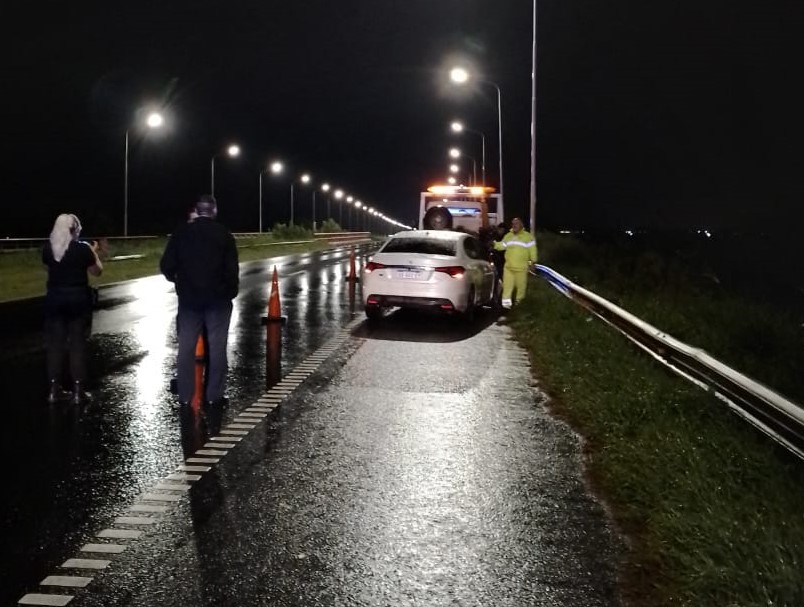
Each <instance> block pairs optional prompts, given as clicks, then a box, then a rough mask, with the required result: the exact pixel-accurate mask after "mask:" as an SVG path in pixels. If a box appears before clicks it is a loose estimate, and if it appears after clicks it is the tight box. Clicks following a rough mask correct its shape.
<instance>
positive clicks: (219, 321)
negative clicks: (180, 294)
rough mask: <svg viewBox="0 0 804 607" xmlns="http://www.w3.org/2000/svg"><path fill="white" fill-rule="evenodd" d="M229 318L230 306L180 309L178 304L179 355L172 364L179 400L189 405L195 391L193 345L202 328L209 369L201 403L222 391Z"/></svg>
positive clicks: (222, 303)
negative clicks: (175, 374) (205, 341)
mask: <svg viewBox="0 0 804 607" xmlns="http://www.w3.org/2000/svg"><path fill="white" fill-rule="evenodd" d="M231 318H232V302H231V301H224V302H218V303H215V304H210V305H207V306H204V307H198V308H196V307H189V306H183V305H182V304H181V302H179V313H178V318H177V323H178V333H179V354H178V359H177V362H176V367H177V375H178V377H177V383H178V391H179V400H180V401H181V402H185V403H186V402H190V399H192V397H193V390H194V387H195V345H196V342H197V341H198V336H199V335H201V332H202V330H203V329H204V328H206V331H207V347H208V348H209V351H208V353H207V354H208V357H209V366H208V367H207V382H206V383H207V391H206V395H204V400H207V401H210V402H212V401H216V400H218V399H219V398H222V397H223V394H224V391H225V390H226V373H227V371H228V361H227V359H226V340H227V337H228V334H229V321H230V320H231Z"/></svg>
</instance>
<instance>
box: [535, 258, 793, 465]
mask: <svg viewBox="0 0 804 607" xmlns="http://www.w3.org/2000/svg"><path fill="white" fill-rule="evenodd" d="M533 274H534V275H537V276H540V277H541V278H544V279H546V280H547V282H549V283H550V284H551V285H552V286H553V287H554V288H556V289H557V290H558V291H560V292H561V293H563V294H564V295H565V296H567V297H568V298H570V299H572V300H573V301H575V302H576V303H578V304H579V305H581V306H583V307H584V308H586V309H587V310H589V311H590V312H592V313H593V314H595V315H596V316H598V317H599V318H600V319H602V320H603V321H605V322H606V323H608V324H609V325H612V326H613V327H615V328H617V329H618V330H619V331H620V332H621V333H623V334H624V335H625V336H626V337H628V338H629V339H630V340H631V341H633V342H634V343H636V344H637V345H638V346H639V347H640V348H642V349H643V350H645V351H646V352H648V353H649V354H651V355H652V356H653V357H654V358H656V359H657V360H658V361H660V362H661V363H662V364H664V365H665V366H667V367H668V368H670V369H672V370H673V371H675V372H676V373H678V374H679V375H681V376H682V377H685V378H686V379H688V380H689V381H691V382H693V383H695V384H696V385H698V386H700V387H701V388H704V389H705V390H707V391H709V392H710V393H712V394H714V395H715V396H717V397H718V398H719V399H720V400H722V401H723V402H725V403H726V404H727V405H728V406H729V407H730V408H731V410H732V411H734V413H736V414H737V415H739V416H740V417H742V418H743V419H744V420H746V421H747V422H749V423H750V424H752V425H753V426H754V427H756V428H757V429H759V430H760V431H761V432H763V433H764V434H766V435H767V436H769V437H770V438H772V439H773V440H775V441H776V442H777V443H779V444H780V445H782V446H784V447H785V448H787V449H788V450H789V451H790V452H792V453H793V454H795V455H797V456H798V457H799V458H801V459H804V409H802V407H801V406H800V405H798V404H797V403H795V402H793V401H791V400H789V399H787V398H785V397H784V396H782V395H781V394H778V393H777V392H774V391H773V390H771V389H770V388H768V387H767V386H764V385H762V384H761V383H759V382H758V381H756V380H754V379H751V378H750V377H748V376H746V375H744V374H742V373H740V372H739V371H736V370H734V369H732V368H731V367H729V366H727V365H725V364H723V363H722V362H720V361H718V360H717V359H715V358H713V357H712V356H710V355H709V354H707V353H706V352H705V351H704V350H701V349H700V348H694V347H692V346H689V345H687V344H685V343H684V342H681V341H679V340H677V339H675V338H674V337H671V336H670V335H668V334H666V333H664V332H663V331H660V330H659V329H657V328H656V327H654V326H652V325H650V324H648V323H646V322H644V321H643V320H640V319H639V318H637V317H636V316H634V315H633V314H631V313H630V312H627V311H626V310H623V309H622V308H620V307H619V306H616V305H615V304H613V303H611V302H610V301H608V300H606V299H603V298H602V297H600V296H599V295H597V294H595V293H593V292H591V291H589V290H587V289H584V288H583V287H580V286H578V285H576V284H575V283H573V282H572V281H570V280H569V279H567V278H565V277H564V276H562V275H561V274H559V273H558V272H556V271H555V270H552V269H551V268H549V267H547V266H544V265H541V264H537V265H536V271H535V272H533Z"/></svg>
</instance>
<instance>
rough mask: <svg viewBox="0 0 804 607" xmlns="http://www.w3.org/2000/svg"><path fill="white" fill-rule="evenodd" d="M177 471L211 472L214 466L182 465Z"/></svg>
mask: <svg viewBox="0 0 804 607" xmlns="http://www.w3.org/2000/svg"><path fill="white" fill-rule="evenodd" d="M232 440H234V439H232ZM237 440H240V439H237ZM177 469H178V470H184V471H185V472H209V471H210V470H212V466H186V465H184V464H180V465H179V467H178V468H177Z"/></svg>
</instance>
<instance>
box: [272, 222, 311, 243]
mask: <svg viewBox="0 0 804 607" xmlns="http://www.w3.org/2000/svg"><path fill="white" fill-rule="evenodd" d="M271 234H272V236H273V237H274V240H310V239H311V238H312V237H313V232H312V230H310V229H308V228H305V227H304V226H300V225H292V226H289V225H287V224H284V223H277V224H274V227H273V228H272V229H271Z"/></svg>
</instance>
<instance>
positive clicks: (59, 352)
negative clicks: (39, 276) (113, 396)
mask: <svg viewBox="0 0 804 607" xmlns="http://www.w3.org/2000/svg"><path fill="white" fill-rule="evenodd" d="M80 235H81V222H80V221H79V219H78V217H76V216H75V215H71V214H68V213H64V214H62V215H59V216H58V217H57V218H56V222H55V223H54V224H53V230H52V231H51V232H50V238H49V239H48V242H47V243H45V246H44V248H43V249H42V263H44V264H45V266H46V267H47V294H46V295H45V345H46V350H47V374H48V380H49V382H50V386H49V392H48V397H47V399H48V402H50V403H55V402H56V401H57V400H59V399H60V398H61V397H62V396H63V388H62V383H61V381H62V373H63V368H62V366H63V363H64V356H65V353H67V354H68V355H69V359H70V378H71V382H72V383H71V387H72V398H71V400H72V401H73V402H74V403H76V404H79V403H81V402H82V401H83V400H85V399H88V398H89V396H90V395H89V393H88V392H86V390H85V385H86V376H87V364H86V349H87V338H88V337H89V331H90V326H91V321H92V290H91V289H90V286H89V278H88V276H87V272H88V273H89V274H92V275H93V276H100V274H101V272H103V264H102V263H101V260H100V258H99V257H98V243H97V242H93V243H92V244H89V243H87V242H83V241H80V240H78V237H79V236H80ZM64 396H66V395H64Z"/></svg>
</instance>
